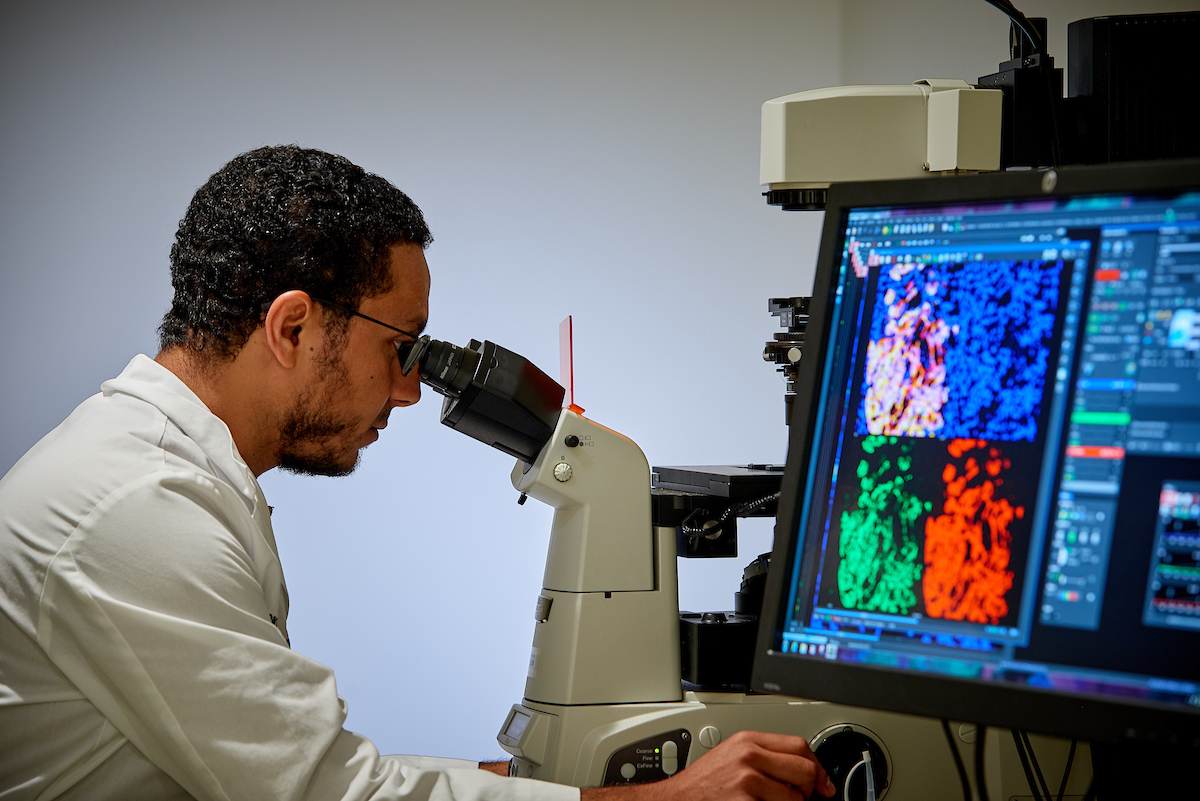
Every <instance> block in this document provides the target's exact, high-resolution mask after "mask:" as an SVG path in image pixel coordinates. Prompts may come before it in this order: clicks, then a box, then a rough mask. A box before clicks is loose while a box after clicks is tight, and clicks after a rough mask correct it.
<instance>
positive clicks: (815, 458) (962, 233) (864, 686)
mask: <svg viewBox="0 0 1200 801" xmlns="http://www.w3.org/2000/svg"><path fill="white" fill-rule="evenodd" d="M818 258H819V260H818V263H817V270H816V277H815V282H814V283H815V285H814V289H813V301H812V307H811V312H812V316H811V319H810V322H809V327H808V331H807V341H806V343H805V346H804V352H803V358H802V360H801V364H800V375H799V381H798V393H797V400H796V403H795V407H794V411H793V413H792V419H791V441H790V445H789V452H788V460H787V468H786V472H785V477H784V481H783V489H782V496H781V499H780V510H779V524H778V527H777V529H776V531H777V533H776V542H775V549H774V552H773V555H772V562H771V571H770V578H769V582H768V587H767V595H766V600H765V602H764V607H763V619H762V623H761V625H760V634H759V640H758V647H757V652H756V659H755V668H754V678H753V685H754V688H755V689H757V690H762V691H767V692H776V693H785V694H788V695H795V696H800V697H805V698H815V699H824V700H830V701H836V702H839V703H846V704H852V705H857V706H865V707H872V708H880V709H887V710H894V711H898V712H905V713H911V714H919V715H926V716H931V717H940V718H948V719H952V720H960V721H974V722H977V723H983V724H987V725H998V726H1004V727H1012V728H1020V729H1025V730H1029V731H1038V732H1045V733H1048V734H1058V735H1064V736H1074V737H1080V738H1086V739H1091V740H1093V741H1098V742H1105V741H1108V742H1121V741H1124V740H1127V739H1130V738H1132V739H1135V740H1150V741H1155V742H1175V743H1186V744H1190V745H1192V746H1200V162H1160V163H1154V164H1141V165H1124V166H1117V167H1098V168H1076V169H1061V170H1058V171H1056V172H1055V171H1046V172H1023V173H1007V174H994V175H986V176H970V177H952V178H951V177H946V178H927V179H923V180H912V181H889V182H875V183H860V184H844V185H840V186H834V187H833V188H832V189H831V190H830V192H829V200H828V205H827V209H826V212H825V224H824V233H823V238H822V243H821V249H820V254H819V257H818Z"/></svg>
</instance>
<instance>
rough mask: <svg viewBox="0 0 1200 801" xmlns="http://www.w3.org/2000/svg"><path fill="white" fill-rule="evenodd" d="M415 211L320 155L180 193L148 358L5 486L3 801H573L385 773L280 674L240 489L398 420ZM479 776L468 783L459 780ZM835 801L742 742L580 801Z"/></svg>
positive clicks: (264, 554)
mask: <svg viewBox="0 0 1200 801" xmlns="http://www.w3.org/2000/svg"><path fill="white" fill-rule="evenodd" d="M431 241H432V240H431V237H430V235H429V230H428V228H427V227H426V225H425V222H424V219H423V217H422V215H421V212H420V210H419V209H418V208H417V207H416V206H415V205H414V204H413V203H412V201H411V200H409V198H408V197H407V196H406V195H404V194H403V193H402V192H400V191H399V190H397V189H396V188H395V187H393V186H391V185H390V184H389V183H387V182H386V181H384V180H383V179H382V178H379V177H378V176H375V175H371V174H369V173H366V172H364V171H363V170H362V169H360V168H359V167H356V166H355V165H353V164H351V163H350V162H348V161H346V160H345V159H342V158H340V157H338V156H332V155H330V154H327V153H322V152H319V151H313V150H303V149H300V148H297V147H277V148H262V149H259V150H255V151H252V152H250V153H246V154H244V155H242V156H239V157H238V158H236V159H234V160H233V161H231V162H230V163H229V164H227V165H226V166H225V167H223V168H222V169H221V170H220V171H218V172H217V173H216V174H215V175H213V176H212V178H211V179H210V180H209V181H208V182H207V183H206V184H205V185H204V186H203V187H201V188H200V190H199V191H198V192H197V193H196V196H195V198H194V199H193V200H192V203H191V205H190V206H189V208H188V211H187V215H186V216H185V217H184V219H183V220H182V221H181V222H180V225H179V231H178V233H177V236H176V243H175V245H174V246H173V247H172V249H171V274H172V283H173V285H174V287H175V296H174V300H173V302H172V305H171V309H170V310H169V311H168V312H167V314H166V316H165V317H164V319H163V322H162V325H161V326H160V328H159V333H160V336H161V345H162V349H161V352H160V353H159V354H158V356H157V357H156V358H155V359H154V360H151V359H149V358H147V357H145V356H138V357H136V358H134V360H133V361H132V362H130V364H129V366H128V367H127V368H126V369H125V371H124V372H123V373H121V375H120V376H118V377H117V378H115V379H113V380H111V381H108V382H106V383H105V384H104V385H103V386H102V388H101V390H102V391H101V394H99V395H97V396H95V397H92V398H90V399H88V400H87V401H85V402H84V403H83V404H82V405H80V406H79V408H78V409H76V410H75V412H74V413H72V415H71V416H70V417H69V418H67V420H66V421H65V422H64V423H63V424H62V425H60V426H59V427H58V428H57V429H55V430H54V431H53V432H51V433H50V434H49V435H47V437H46V438H44V439H43V440H42V441H41V442H39V443H38V444H37V445H36V446H35V447H34V448H33V449H32V450H31V451H30V452H29V453H28V454H26V455H25V457H23V458H22V459H21V461H20V462H18V463H17V465H16V466H15V467H14V468H13V469H12V471H10V473H9V474H8V475H7V476H5V477H4V479H3V480H2V481H0V510H3V512H2V514H3V525H0V798H3V799H9V798H12V799H17V798H20V799H25V798H29V799H33V798H61V799H121V801H132V800H134V799H174V798H188V797H194V798H199V799H234V798H245V799H256V800H258V799H263V800H265V799H300V798H306V799H393V798H406V799H424V798H439V799H443V798H444V799H450V798H455V799H477V798H518V797H520V798H531V799H542V798H544V799H555V798H564V799H568V798H577V797H578V796H579V791H578V790H575V789H573V788H569V787H563V786H558V785H552V784H546V783H542V782H534V781H530V780H525V779H510V778H507V777H504V778H501V777H500V776H497V775H493V774H497V773H503V772H505V769H504V764H503V763H497V764H492V765H482V766H480V765H477V763H474V762H465V761H462V760H452V759H437V758H429V757H381V756H380V755H379V753H378V752H377V750H376V749H375V747H374V746H373V745H372V744H371V743H370V741H368V740H367V739H365V738H363V737H361V736H359V735H357V734H353V733H351V732H347V731H344V730H343V729H342V722H343V721H344V719H345V708H344V705H343V703H342V701H341V699H340V698H339V697H338V696H337V693H336V688H335V686H334V679H333V674H332V672H331V671H330V670H329V669H328V668H326V667H324V666H322V665H319V664H317V663H315V662H313V661H311V660H309V659H306V658H304V657H303V656H301V655H299V654H297V653H296V652H294V651H292V650H291V649H290V648H289V646H288V639H287V627H286V623H287V591H286V588H285V585H284V581H283V572H282V569H281V567H280V565H279V560H278V556H277V554H276V548H275V539H274V534H273V532H272V529H271V524H270V509H269V507H268V506H267V504H266V500H265V499H264V498H263V495H262V492H261V490H260V489H259V486H258V483H257V480H256V479H257V477H258V476H259V475H261V474H262V473H263V472H265V471H267V470H270V469H271V468H274V467H281V468H284V469H287V470H293V471H297V472H302V473H310V474H319V475H345V474H347V473H349V472H350V471H352V470H353V469H354V467H355V465H356V463H357V461H358V454H359V451H360V450H361V449H362V448H363V447H365V446H366V445H368V444H370V443H371V442H373V441H375V439H376V438H378V436H379V431H380V430H381V429H383V428H384V427H385V426H386V425H387V421H388V415H389V413H390V412H391V410H392V409H393V408H396V407H400V406H409V405H412V404H414V403H416V402H417V401H418V399H419V398H420V395H421V389H420V385H419V383H418V378H417V376H416V373H415V371H414V372H413V373H410V374H409V375H407V376H405V375H403V374H402V372H401V369H400V361H399V359H398V358H397V355H398V353H401V352H403V351H404V349H405V347H406V346H407V345H408V344H409V343H411V342H413V341H414V340H415V339H416V337H417V336H418V335H419V333H420V332H421V330H422V329H423V328H424V326H425V323H426V320H427V319H428V315H429V309H428V302H429V270H428V267H427V265H426V262H425V256H424V249H425V248H426V247H427V246H428V245H429V243H430V242H431ZM477 767H482V768H484V770H478V769H477ZM817 790H820V791H821V792H823V793H825V794H831V793H832V792H833V787H832V785H831V784H830V783H829V781H828V778H827V777H826V776H825V774H824V771H822V770H821V768H820V766H819V764H818V763H817V762H816V760H815V758H814V757H813V755H812V752H811V751H810V750H809V748H808V745H807V744H806V743H805V742H804V741H803V740H802V739H800V738H798V737H786V736H782V735H764V734H752V733H744V734H741V735H737V736H735V737H732V738H730V740H729V741H727V742H726V743H725V744H722V745H721V746H719V747H718V748H716V749H714V750H713V751H712V752H711V753H710V754H708V755H707V756H705V758H703V759H701V760H699V761H698V762H697V763H696V764H694V765H692V766H690V767H689V768H688V769H687V770H685V771H682V772H680V773H679V774H678V775H677V776H675V777H673V778H672V779H669V780H667V781H665V782H662V783H661V784H658V785H646V786H643V787H637V788H619V789H617V788H613V789H590V790H585V791H584V796H585V797H586V798H596V799H600V798H603V797H606V796H610V795H611V796H613V797H614V798H617V797H622V798H625V799H631V800H632V799H657V798H661V799H670V798H679V799H685V798H686V799H697V798H722V799H733V798H758V797H761V798H772V799H774V798H779V799H784V798H792V799H801V798H807V797H809V796H811V795H812V794H813V793H814V792H815V791H817Z"/></svg>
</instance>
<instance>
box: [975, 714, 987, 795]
mask: <svg viewBox="0 0 1200 801" xmlns="http://www.w3.org/2000/svg"><path fill="white" fill-rule="evenodd" d="M986 736H987V727H986V726H978V727H976V729H975V790H976V791H977V792H978V793H979V801H988V794H987V781H986V780H985V779H984V777H983V740H984V737H986Z"/></svg>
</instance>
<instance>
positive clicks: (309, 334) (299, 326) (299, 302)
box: [263, 289, 320, 368]
mask: <svg viewBox="0 0 1200 801" xmlns="http://www.w3.org/2000/svg"><path fill="white" fill-rule="evenodd" d="M318 314H319V312H318V311H317V305H316V304H315V303H314V302H313V299H312V298H310V297H309V296H308V293H307V292H304V291H303V290H300V289H290V290H288V291H287V292H284V293H283V294H282V295H280V296H279V297H277V298H275V300H273V301H272V302H271V306H270V308H268V309H267V317H266V319H265V320H263V333H264V334H265V335H266V342H267V349H268V350H269V351H270V352H271V354H272V355H273V356H274V357H275V359H276V361H278V362H279V364H280V365H281V366H283V367H289V368H290V367H295V366H296V365H297V363H298V362H299V361H300V358H301V354H302V351H303V349H304V348H310V349H311V348H313V347H315V345H314V344H313V343H315V342H317V340H318V339H319V338H320V333H319V331H318V329H319V328H320V326H319V325H318V324H317V316H318Z"/></svg>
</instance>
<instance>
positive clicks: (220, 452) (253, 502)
mask: <svg viewBox="0 0 1200 801" xmlns="http://www.w3.org/2000/svg"><path fill="white" fill-rule="evenodd" d="M100 391H101V392H102V393H103V394H104V396H105V397H108V396H111V395H113V394H114V393H118V392H119V393H121V394H124V395H129V396H131V397H134V398H138V399H139V400H143V401H145V402H146V403H149V404H150V405H152V406H154V407H156V408H157V409H158V410H159V411H161V412H162V413H163V414H165V415H166V416H167V417H168V418H169V419H170V420H171V422H173V423H174V424H175V425H177V426H179V428H180V430H181V431H183V433H184V434H186V435H187V436H188V437H189V438H190V439H191V440H192V441H194V442H195V443H196V444H197V445H199V446H200V448H201V450H203V451H204V454H205V456H207V457H208V460H209V462H211V464H212V466H213V467H214V468H215V469H216V470H217V471H218V472H219V473H220V474H221V475H222V476H223V477H224V478H225V480H226V481H228V482H229V483H230V484H231V485H233V487H234V488H235V489H237V490H238V492H240V493H241V494H242V497H243V499H244V500H245V502H246V507H247V508H248V509H249V510H250V513H251V514H252V515H254V516H255V517H256V518H257V517H259V516H260V513H262V512H266V511H267V510H266V509H265V506H266V500H265V499H264V498H263V494H262V490H261V489H259V486H258V481H257V479H255V478H254V473H252V472H251V470H250V468H249V467H247V465H246V462H245V460H244V459H242V455H241V454H240V453H238V449H237V445H235V444H234V442H233V435H232V434H231V433H229V427H228V426H226V425H225V421H224V420H222V419H221V418H219V417H217V416H216V415H215V414H213V413H212V411H211V410H209V408H208V407H207V406H205V405H204V401H202V400H200V398H199V397H197V395H196V393H194V392H192V390H191V389H189V388H188V385H187V384H185V383H183V381H181V380H180V378H179V376H177V375H175V374H174V373H172V372H171V371H170V370H168V369H167V368H166V367H163V366H162V365H161V364H159V363H158V362H156V361H154V360H153V359H151V358H150V357H149V356H146V355H144V354H140V353H139V354H138V355H137V356H134V357H133V359H132V360H131V361H130V362H129V364H128V365H126V367H125V369H124V370H122V371H121V374H120V375H119V376H117V377H116V378H112V379H109V380H108V381H105V382H104V383H103V384H101V385H100Z"/></svg>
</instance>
